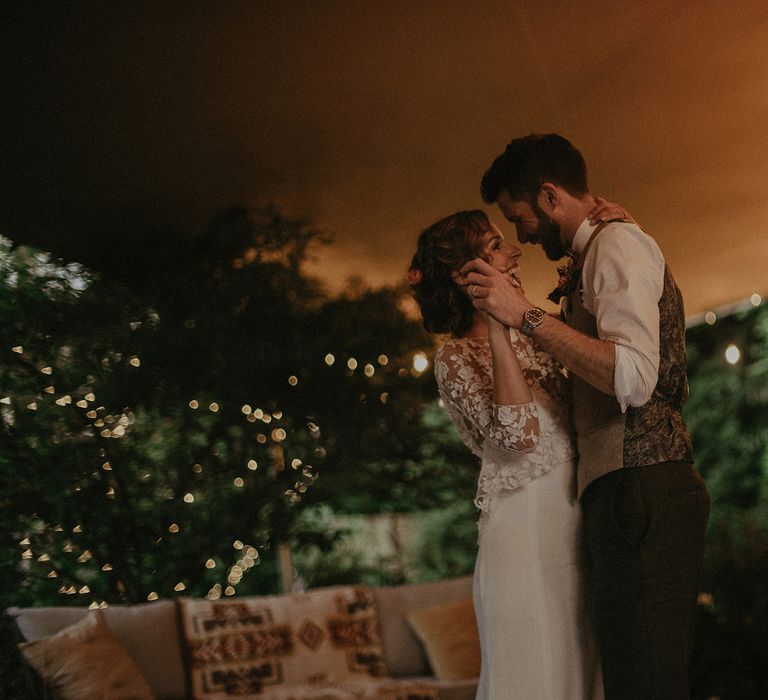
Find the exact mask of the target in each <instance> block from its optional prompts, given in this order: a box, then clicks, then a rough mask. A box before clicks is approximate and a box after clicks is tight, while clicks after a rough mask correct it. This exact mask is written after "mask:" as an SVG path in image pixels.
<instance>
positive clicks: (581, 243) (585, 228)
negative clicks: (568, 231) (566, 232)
mask: <svg viewBox="0 0 768 700" xmlns="http://www.w3.org/2000/svg"><path fill="white" fill-rule="evenodd" d="M596 228H597V224H595V225H594V226H593V225H592V224H590V223H589V219H584V221H582V222H581V223H580V224H579V228H577V229H576V233H575V234H574V236H573V241H571V249H572V250H573V252H574V253H576V255H581V251H582V250H584V248H585V246H586V245H587V241H589V237H590V236H591V235H592V232H593V231H594V230H595V229H596Z"/></svg>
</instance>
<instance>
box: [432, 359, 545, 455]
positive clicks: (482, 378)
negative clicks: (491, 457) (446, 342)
mask: <svg viewBox="0 0 768 700" xmlns="http://www.w3.org/2000/svg"><path fill="white" fill-rule="evenodd" d="M435 376H436V378H437V386H438V390H439V393H440V398H441V399H442V400H443V403H444V404H445V406H446V410H447V411H448V416H449V417H450V419H451V422H452V423H453V424H454V426H456V430H457V431H458V433H459V436H460V437H461V439H462V440H463V441H464V443H465V444H466V445H467V446H468V447H469V448H470V449H471V450H472V451H473V452H474V453H475V454H476V455H478V456H482V449H483V444H484V442H485V441H486V440H487V441H488V442H490V443H491V444H492V445H495V446H496V447H499V448H501V449H504V450H510V451H513V452H532V451H533V450H534V449H535V448H536V445H537V444H538V441H539V414H538V410H537V408H536V404H535V403H534V402H533V401H531V402H529V403H526V404H521V405H515V406H501V405H497V404H495V403H494V402H493V382H492V380H491V377H490V376H489V374H488V372H486V371H484V369H483V368H482V367H480V366H479V364H478V361H477V359H476V358H475V357H474V356H472V355H470V354H468V353H466V352H462V351H461V350H460V349H458V348H455V349H449V348H445V349H444V350H443V352H441V353H439V354H438V356H437V357H436V358H435Z"/></svg>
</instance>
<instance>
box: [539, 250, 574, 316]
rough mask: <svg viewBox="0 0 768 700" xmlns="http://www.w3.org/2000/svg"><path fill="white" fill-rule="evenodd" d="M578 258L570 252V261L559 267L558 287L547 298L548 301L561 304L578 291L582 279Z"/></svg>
mask: <svg viewBox="0 0 768 700" xmlns="http://www.w3.org/2000/svg"><path fill="white" fill-rule="evenodd" d="M577 257H578V256H577V255H576V253H574V252H573V251H572V250H569V251H568V260H567V262H566V263H565V264H564V265H558V266H557V274H558V275H559V277H558V280H557V287H555V288H554V289H553V290H552V291H551V292H550V293H549V295H548V296H547V299H549V300H550V301H552V302H554V303H555V304H559V303H560V300H561V299H562V298H563V297H569V296H571V294H573V292H574V290H575V289H576V285H577V284H578V283H579V277H581V268H580V267H576V258H577Z"/></svg>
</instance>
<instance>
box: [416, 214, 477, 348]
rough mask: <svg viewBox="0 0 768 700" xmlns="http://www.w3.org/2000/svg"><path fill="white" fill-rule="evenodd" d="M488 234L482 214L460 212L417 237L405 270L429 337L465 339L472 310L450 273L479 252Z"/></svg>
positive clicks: (473, 312)
mask: <svg viewBox="0 0 768 700" xmlns="http://www.w3.org/2000/svg"><path fill="white" fill-rule="evenodd" d="M490 230H491V222H490V221H489V219H488V216H487V215H486V213H485V212H484V211H481V210H479V209H475V210H473V211H460V212H456V213H455V214H451V215H450V216H446V217H445V218H444V219H440V221H438V222H436V223H434V224H432V226H430V227H429V228H427V229H425V230H424V231H422V232H421V234H420V235H419V241H418V244H417V246H416V254H415V255H414V256H413V260H411V267H410V269H409V270H408V283H409V284H410V285H411V289H412V290H413V296H414V298H415V299H416V303H417V304H418V305H419V309H420V310H421V317H422V320H423V322H424V328H426V329H427V330H428V331H430V332H431V333H450V334H451V335H452V336H454V337H460V336H462V335H464V334H465V333H466V332H467V331H468V330H469V329H470V328H471V326H472V321H473V317H474V314H475V308H474V306H472V302H471V301H470V299H469V297H468V296H467V294H466V292H464V291H463V290H462V289H461V287H459V285H458V284H457V283H456V282H454V281H453V278H452V273H454V272H457V271H459V270H461V268H462V267H463V266H464V265H465V263H467V262H469V261H470V260H472V259H473V258H476V257H478V256H479V255H480V253H481V252H482V241H483V235H484V234H485V233H487V232H488V231H490Z"/></svg>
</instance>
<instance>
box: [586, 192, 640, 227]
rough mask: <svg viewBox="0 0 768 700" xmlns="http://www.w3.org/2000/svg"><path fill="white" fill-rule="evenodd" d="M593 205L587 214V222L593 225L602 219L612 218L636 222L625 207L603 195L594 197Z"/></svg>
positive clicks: (631, 222)
mask: <svg viewBox="0 0 768 700" xmlns="http://www.w3.org/2000/svg"><path fill="white" fill-rule="evenodd" d="M595 202H596V204H595V206H594V208H593V209H592V211H590V212H589V214H588V219H589V223H590V224H592V225H593V226H594V225H595V224H599V223H600V222H602V221H611V220H612V219H622V220H623V221H626V222H627V223H630V224H637V221H635V220H634V219H633V218H632V214H630V213H629V212H628V211H627V210H626V208H625V207H623V206H621V204H616V202H609V201H608V200H607V199H605V197H600V196H597V197H595Z"/></svg>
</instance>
